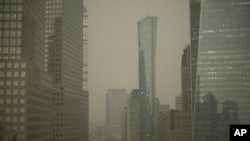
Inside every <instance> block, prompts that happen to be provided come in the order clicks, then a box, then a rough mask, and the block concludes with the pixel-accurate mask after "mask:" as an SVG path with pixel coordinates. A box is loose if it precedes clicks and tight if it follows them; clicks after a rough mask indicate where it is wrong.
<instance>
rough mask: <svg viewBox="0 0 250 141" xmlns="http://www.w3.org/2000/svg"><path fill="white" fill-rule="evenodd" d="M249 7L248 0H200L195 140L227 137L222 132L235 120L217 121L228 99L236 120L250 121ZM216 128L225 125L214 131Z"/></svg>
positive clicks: (205, 140) (225, 138) (240, 121)
mask: <svg viewBox="0 0 250 141" xmlns="http://www.w3.org/2000/svg"><path fill="white" fill-rule="evenodd" d="M249 9H250V3H249V1H248V0H240V1H239V0H230V1H228V0H202V1H201V15H200V29H199V38H200V39H199V47H198V48H199V49H198V61H197V77H196V79H197V81H196V82H197V85H196V96H195V97H196V99H195V111H194V112H195V117H194V141H207V140H217V141H219V140H228V136H227V134H224V133H225V131H228V130H229V129H228V128H229V126H228V125H229V124H232V123H235V122H236V120H234V119H230V120H229V121H228V122H227V123H226V124H225V125H223V126H221V124H222V123H221V122H220V123H219V122H218V121H221V120H225V119H223V117H225V116H222V115H223V106H225V104H224V103H225V102H228V101H229V102H228V104H229V105H230V103H231V105H232V106H231V108H233V110H232V112H233V113H234V114H235V115H234V117H238V122H239V123H240V124H247V123H248V124H249V123H250V112H249V111H250V107H249V103H250V94H249V92H250V89H249V84H250V78H249V71H250V67H249V66H250V57H249V52H250V48H249V45H250V40H249V36H250V30H249V29H250V16H249V11H250V10H249ZM208 99H211V100H208ZM213 101H215V102H213ZM208 103H213V104H212V105H213V107H211V106H210V107H209V106H206V104H207V105H208ZM210 105H211V104H210ZM233 105H235V106H233ZM226 107H230V106H226ZM201 113H202V114H203V115H209V116H201ZM236 114H237V115H236ZM218 115H221V116H218ZM208 117H209V118H208ZM235 119H236V118H235ZM218 127H223V128H224V127H226V128H224V129H220V130H219V129H218V131H215V130H214V129H215V128H218Z"/></svg>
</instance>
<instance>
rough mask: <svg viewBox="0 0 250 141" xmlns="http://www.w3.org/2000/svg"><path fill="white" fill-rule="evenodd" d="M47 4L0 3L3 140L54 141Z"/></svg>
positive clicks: (0, 135)
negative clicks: (47, 63)
mask: <svg viewBox="0 0 250 141" xmlns="http://www.w3.org/2000/svg"><path fill="white" fill-rule="evenodd" d="M44 6H45V3H44V1H42V0H41V1H34V0H23V1H7V0H5V1H3V0H2V1H1V2H0V7H1V8H0V11H1V12H0V23H1V24H0V140H1V141H27V140H29V141H34V140H40V141H41V140H52V134H51V132H52V127H51V125H52V114H53V111H52V109H51V107H52V95H51V94H52V79H51V77H49V75H48V73H46V72H45V71H44V59H45V58H44V56H45V52H44V35H45V34H44V31H45V29H44V27H45V20H44V17H45V15H44V14H45V10H44Z"/></svg>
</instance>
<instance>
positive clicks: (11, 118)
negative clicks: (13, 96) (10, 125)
mask: <svg viewBox="0 0 250 141" xmlns="http://www.w3.org/2000/svg"><path fill="white" fill-rule="evenodd" d="M0 120H1V121H5V122H24V121H25V118H24V116H19V117H17V116H6V117H5V118H4V119H3V117H1V119H0Z"/></svg>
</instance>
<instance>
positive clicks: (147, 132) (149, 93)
mask: <svg viewBox="0 0 250 141" xmlns="http://www.w3.org/2000/svg"><path fill="white" fill-rule="evenodd" d="M156 32H157V17H155V16H152V17H150V16H147V17H146V18H144V19H142V20H141V21H139V22H138V40H139V41H138V46H139V89H140V90H141V92H142V95H143V96H144V97H145V98H146V101H145V102H146V105H145V106H146V107H145V111H144V112H145V115H144V116H145V119H141V120H143V121H142V122H143V123H144V124H143V126H144V127H143V128H142V131H141V139H142V140H143V141H148V140H155V139H156V119H157V118H156V115H157V111H156V96H155V95H156V94H155V59H156V57H155V55H156Z"/></svg>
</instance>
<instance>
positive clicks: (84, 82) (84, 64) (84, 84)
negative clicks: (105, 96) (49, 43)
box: [83, 7, 89, 91]
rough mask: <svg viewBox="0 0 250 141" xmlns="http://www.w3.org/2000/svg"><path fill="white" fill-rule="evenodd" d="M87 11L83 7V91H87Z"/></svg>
mask: <svg viewBox="0 0 250 141" xmlns="http://www.w3.org/2000/svg"><path fill="white" fill-rule="evenodd" d="M88 30H89V27H88V10H87V8H86V7H84V13H83V90H85V91H88V42H89V37H88V35H89V34H88V33H89V31H88Z"/></svg>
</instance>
